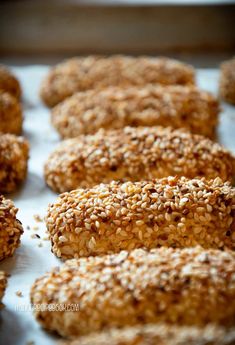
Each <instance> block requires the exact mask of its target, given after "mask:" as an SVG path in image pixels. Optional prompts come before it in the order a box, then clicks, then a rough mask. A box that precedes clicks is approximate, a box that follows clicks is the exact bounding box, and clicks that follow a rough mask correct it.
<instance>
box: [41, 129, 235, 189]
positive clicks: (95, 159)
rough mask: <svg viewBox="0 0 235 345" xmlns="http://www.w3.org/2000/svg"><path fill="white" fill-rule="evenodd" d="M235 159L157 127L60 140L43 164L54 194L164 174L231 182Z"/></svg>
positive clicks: (189, 136)
mask: <svg viewBox="0 0 235 345" xmlns="http://www.w3.org/2000/svg"><path fill="white" fill-rule="evenodd" d="M234 174H235V158H234V156H233V155H232V154H231V153H229V152H228V151H227V150H225V149H224V148H222V147H221V146H220V145H219V144H217V143H214V142H213V141H211V140H209V139H205V138H204V137H202V136H199V135H196V134H190V133H186V132H183V131H182V130H173V129H171V128H169V127H168V128H163V127H137V128H133V127H125V128H124V129H117V130H109V131H104V130H100V131H99V132H97V133H96V134H95V135H87V136H80V137H79V138H74V139H70V140H66V141H64V142H62V143H61V144H60V145H59V146H58V148H57V149H56V150H55V151H54V152H53V153H52V154H51V155H50V157H49V159H48V160H47V162H46V164H45V179H46V182H47V184H48V186H49V187H51V188H52V189H53V190H54V191H56V192H65V191H70V190H73V189H76V188H79V187H91V186H94V185H96V184H98V183H107V182H110V181H112V180H125V181H128V180H131V181H139V180H148V179H152V178H161V177H165V176H169V175H179V176H186V177H189V178H194V177H202V176H205V177H206V178H207V179H213V178H216V177H220V178H221V179H222V180H223V181H226V180H230V181H232V180H233V176H234Z"/></svg>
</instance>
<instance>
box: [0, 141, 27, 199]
mask: <svg viewBox="0 0 235 345" xmlns="http://www.w3.org/2000/svg"><path fill="white" fill-rule="evenodd" d="M28 158H29V143H28V141H27V140H26V139H24V138H23V137H17V136H15V135H13V134H0V167H1V169H0V192H1V193H11V192H13V191H15V190H16V189H17V188H18V187H19V185H20V184H21V183H22V182H23V181H24V180H25V178H26V174H27V164H28Z"/></svg>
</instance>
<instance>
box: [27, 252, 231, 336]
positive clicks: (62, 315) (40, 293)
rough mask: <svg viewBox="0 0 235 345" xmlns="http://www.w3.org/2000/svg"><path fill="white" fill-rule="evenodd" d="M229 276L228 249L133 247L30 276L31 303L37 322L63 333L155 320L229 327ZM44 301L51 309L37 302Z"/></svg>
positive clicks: (229, 260)
mask: <svg viewBox="0 0 235 345" xmlns="http://www.w3.org/2000/svg"><path fill="white" fill-rule="evenodd" d="M234 276H235V253H234V252H232V251H228V252H223V251H220V250H212V249H211V250H203V249H202V248H200V247H195V248H187V249H173V248H164V247H162V248H160V249H153V250H152V251H150V252H146V251H145V250H142V249H136V250H134V251H132V252H130V253H128V252H127V251H122V252H120V253H119V254H113V255H106V256H97V257H92V256H91V257H89V258H84V259H79V260H77V259H73V260H68V261H66V262H65V264H64V265H63V266H62V267H60V268H58V267H57V268H55V269H53V270H52V271H51V272H49V273H47V274H45V275H44V276H42V277H41V278H39V279H37V280H36V282H35V283H34V285H33V287H32V289H31V302H32V303H33V304H36V305H37V306H38V307H39V308H36V309H35V311H34V314H35V317H36V319H37V320H38V322H39V323H40V324H41V325H42V326H43V327H44V328H45V329H47V330H49V331H56V332H57V333H59V334H60V335H62V336H65V337H75V336H80V335H86V334H89V333H91V332H96V331H101V330H103V329H107V328H112V327H117V328H123V327H125V326H134V325H137V324H146V323H159V322H166V323H169V324H178V325H189V326H190V325H194V326H204V325H206V324H208V323H210V322H212V323H215V324H218V325H223V326H226V327H229V326H234V324H235V279H234ZM48 303H49V304H50V305H52V306H55V307H56V308H57V309H55V310H54V311H51V310H49V309H50V308H45V309H43V308H40V305H42V306H45V305H47V304H48ZM58 308H60V311H58ZM72 308H73V310H72ZM71 310H72V311H71Z"/></svg>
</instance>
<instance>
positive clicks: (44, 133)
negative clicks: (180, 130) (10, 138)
mask: <svg viewBox="0 0 235 345" xmlns="http://www.w3.org/2000/svg"><path fill="white" fill-rule="evenodd" d="M13 70H14V72H15V73H16V75H17V76H18V78H19V80H20V82H21V85H22V88H23V92H24V116H25V122H24V135H25V137H26V138H27V139H28V140H29V141H30V146H31V151H30V161H29V173H28V178H27V181H26V183H25V184H24V186H22V188H21V189H20V190H19V191H18V192H17V193H16V194H14V195H10V197H11V198H12V199H13V200H14V202H15V204H16V206H17V207H18V208H19V213H18V218H19V219H20V220H21V221H22V223H23V226H24V230H25V231H24V234H23V236H22V243H21V246H20V248H19V249H18V250H17V251H16V253H15V255H14V257H12V258H9V259H7V260H5V261H4V262H1V263H0V270H5V271H6V272H7V273H9V274H10V275H11V276H10V278H9V283H8V287H7V290H6V294H5V297H4V299H3V302H4V304H5V308H4V309H3V310H2V311H1V312H0V314H1V321H0V344H1V345H25V344H27V343H28V342H31V341H33V342H34V344H37V345H52V344H55V343H57V342H58V340H59V338H58V337H56V336H53V335H49V334H47V333H46V332H45V331H43V330H42V329H41V328H40V326H39V325H38V324H37V323H36V321H35V320H34V317H33V315H32V310H31V309H30V301H29V291H30V286H31V285H32V283H33V282H34V280H35V279H36V278H37V277H39V276H41V275H42V274H43V273H45V272H46V271H48V270H50V269H51V267H53V266H58V265H60V264H61V263H60V261H59V260H58V259H56V258H55V257H54V255H53V254H52V253H51V251H50V243H49V241H45V240H43V239H42V238H43V237H45V236H46V233H45V231H46V229H45V225H44V223H37V222H36V221H35V219H34V215H35V214H39V215H40V216H41V217H44V216H45V213H46V209H47V205H48V203H50V202H53V201H54V200H55V199H56V194H54V193H53V192H51V191H50V190H49V188H47V187H46V185H45V182H44V180H43V164H44V162H45V160H46V159H47V157H48V155H49V153H50V152H51V151H52V150H53V149H54V147H55V146H56V145H57V143H58V142H59V137H58V135H57V134H56V132H55V130H54V129H53V128H52V126H51V125H50V113H49V110H48V109H47V108H45V107H44V106H43V105H42V103H41V102H40V99H39V96H38V91H39V85H40V83H41V80H42V78H43V77H44V75H45V74H46V73H47V70H48V67H47V66H29V67H15V68H13ZM197 79H198V85H199V86H200V87H201V88H203V89H205V90H208V91H211V92H213V93H214V94H217V88H218V71H217V70H212V69H211V70H210V69H207V70H198V72H197ZM222 108H223V111H222V113H221V121H220V126H219V130H218V133H219V141H220V142H221V143H222V144H223V145H224V146H226V147H227V148H229V149H231V150H233V151H234V152H235V107H232V106H229V105H226V104H222ZM27 226H30V228H31V230H27ZM35 226H36V227H39V229H33V228H34V227H35ZM34 233H37V234H38V235H39V236H40V237H41V238H32V237H31V235H32V234H34ZM41 244H42V246H41V247H39V246H40V245H41ZM17 291H21V292H22V294H23V296H22V297H19V296H17V295H16V292H17Z"/></svg>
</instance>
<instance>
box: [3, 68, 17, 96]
mask: <svg viewBox="0 0 235 345" xmlns="http://www.w3.org/2000/svg"><path fill="white" fill-rule="evenodd" d="M0 91H6V92H8V93H10V94H11V95H12V96H14V97H15V98H17V99H19V98H20V96H21V88H20V83H19V81H18V80H17V79H16V77H15V76H14V75H13V74H12V73H11V71H10V70H9V69H8V68H7V67H6V66H3V65H0Z"/></svg>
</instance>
